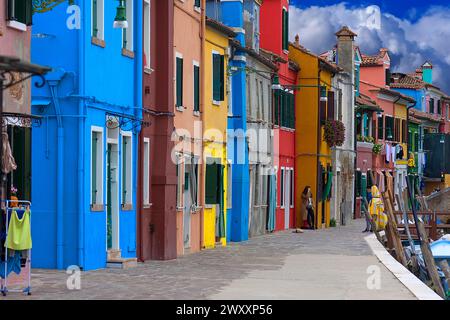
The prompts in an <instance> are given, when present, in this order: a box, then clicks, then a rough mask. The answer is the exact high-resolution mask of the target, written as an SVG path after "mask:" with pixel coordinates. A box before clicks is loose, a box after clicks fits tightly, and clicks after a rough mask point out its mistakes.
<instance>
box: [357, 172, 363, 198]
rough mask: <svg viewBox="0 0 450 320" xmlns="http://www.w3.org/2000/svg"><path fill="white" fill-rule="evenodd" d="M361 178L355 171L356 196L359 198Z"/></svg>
mask: <svg viewBox="0 0 450 320" xmlns="http://www.w3.org/2000/svg"><path fill="white" fill-rule="evenodd" d="M361 178H362V174H361V171H356V196H357V197H360V196H361V186H362V183H361Z"/></svg>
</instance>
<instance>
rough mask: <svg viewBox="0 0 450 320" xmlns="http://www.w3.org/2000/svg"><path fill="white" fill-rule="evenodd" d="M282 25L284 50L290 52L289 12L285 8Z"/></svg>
mask: <svg viewBox="0 0 450 320" xmlns="http://www.w3.org/2000/svg"><path fill="white" fill-rule="evenodd" d="M282 23H283V30H282V37H283V39H282V43H283V50H289V12H288V11H287V10H286V9H285V8H283V14H282Z"/></svg>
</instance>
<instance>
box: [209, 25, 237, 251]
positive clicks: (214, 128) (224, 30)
mask: <svg viewBox="0 0 450 320" xmlns="http://www.w3.org/2000/svg"><path fill="white" fill-rule="evenodd" d="M235 36H236V33H235V32H234V31H233V30H232V29H231V28H229V27H227V26H225V25H223V24H222V23H220V22H218V21H216V20H212V19H210V18H207V19H206V44H205V52H204V57H205V91H204V92H205V107H204V110H203V112H202V119H203V124H204V133H203V145H204V149H203V165H202V170H203V172H204V174H203V176H204V177H205V179H204V181H203V190H204V195H205V197H204V213H203V215H204V218H203V221H204V222H203V226H204V229H203V241H204V245H203V247H204V248H206V249H209V248H214V247H215V246H216V245H223V246H224V245H226V243H227V228H228V227H229V224H228V223H227V221H228V219H229V217H228V211H227V209H228V200H229V198H228V190H229V189H230V188H231V187H230V185H231V183H230V182H229V179H230V174H229V173H228V170H230V167H231V166H230V163H229V162H228V156H227V138H228V136H227V126H228V111H229V110H228V108H229V103H228V99H229V96H230V95H231V91H230V89H231V88H230V86H229V85H228V81H227V80H228V76H227V72H226V70H228V59H229V55H230V46H229V38H234V37H235Z"/></svg>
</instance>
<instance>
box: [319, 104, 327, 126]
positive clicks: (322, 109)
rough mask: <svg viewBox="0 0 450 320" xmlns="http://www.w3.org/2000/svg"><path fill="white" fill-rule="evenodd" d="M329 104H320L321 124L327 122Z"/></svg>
mask: <svg viewBox="0 0 450 320" xmlns="http://www.w3.org/2000/svg"><path fill="white" fill-rule="evenodd" d="M326 109H327V103H326V102H325V101H320V102H319V119H320V123H321V124H324V123H325V120H327V110H326Z"/></svg>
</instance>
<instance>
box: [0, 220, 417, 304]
mask: <svg viewBox="0 0 450 320" xmlns="http://www.w3.org/2000/svg"><path fill="white" fill-rule="evenodd" d="M362 229H363V221H362V220H357V221H353V222H352V224H351V225H349V226H345V227H338V228H331V229H328V230H321V231H305V233H303V234H296V233H293V232H292V231H286V232H280V233H276V234H271V235H265V236H262V237H258V238H254V239H251V240H250V241H248V242H246V243H241V244H231V245H229V246H228V247H226V248H217V249H216V250H205V251H202V252H201V253H197V254H191V255H187V256H184V257H181V258H179V259H177V260H173V261H165V262H162V261H151V262H147V263H143V264H139V266H138V267H136V268H133V269H127V270H116V269H106V270H98V271H91V272H86V273H83V274H82V275H81V290H68V289H67V287H66V281H67V277H68V275H67V274H66V273H65V272H60V271H52V270H36V269H35V270H33V275H32V284H33V295H32V296H30V297H26V296H22V295H20V294H18V293H10V294H9V295H8V297H7V298H6V299H107V300H111V299H132V300H136V299H415V297H414V296H413V295H412V294H411V293H410V291H409V290H408V289H407V288H405V287H404V286H403V285H402V284H401V283H400V281H398V280H397V279H396V278H395V277H394V276H393V275H392V274H391V273H390V272H389V271H388V270H387V269H386V268H385V267H384V266H383V265H382V264H380V263H379V261H378V259H377V258H376V257H375V256H374V255H373V254H372V252H371V249H370V248H369V247H368V245H367V243H366V241H365V240H364V234H363V233H361V230H362ZM371 265H376V266H379V267H380V271H381V289H380V290H369V289H368V288H367V285H366V282H367V278H368V276H369V274H368V273H367V268H368V267H369V266H371ZM2 299H5V298H2Z"/></svg>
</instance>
